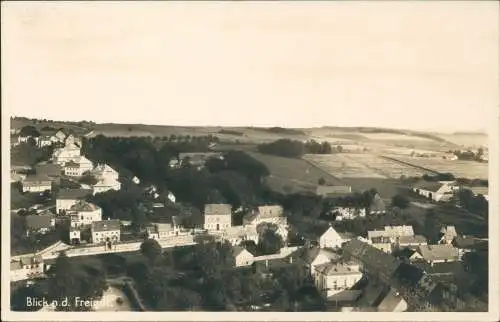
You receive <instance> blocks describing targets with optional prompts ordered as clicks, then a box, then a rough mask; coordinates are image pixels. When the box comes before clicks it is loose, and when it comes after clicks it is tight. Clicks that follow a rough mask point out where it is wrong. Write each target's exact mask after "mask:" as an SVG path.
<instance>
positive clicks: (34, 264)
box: [9, 255, 43, 282]
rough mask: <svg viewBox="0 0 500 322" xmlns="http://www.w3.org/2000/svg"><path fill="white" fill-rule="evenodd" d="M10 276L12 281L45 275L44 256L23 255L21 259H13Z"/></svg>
mask: <svg viewBox="0 0 500 322" xmlns="http://www.w3.org/2000/svg"><path fill="white" fill-rule="evenodd" d="M9 276H10V281H11V282H17V281H22V280H26V279H30V278H37V277H41V276H43V258H42V256H40V255H35V256H23V257H21V258H20V259H19V260H13V261H11V262H10V274H9Z"/></svg>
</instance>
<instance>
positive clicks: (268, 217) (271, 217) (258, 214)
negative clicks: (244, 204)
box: [243, 205, 287, 226]
mask: <svg viewBox="0 0 500 322" xmlns="http://www.w3.org/2000/svg"><path fill="white" fill-rule="evenodd" d="M260 223H269V224H276V225H278V226H280V225H281V226H287V219H286V217H285V216H284V213H283V207H282V206H280V205H268V206H259V207H257V209H256V210H255V211H254V212H251V213H248V214H246V215H245V216H244V217H243V225H253V226H257V225H259V224H260Z"/></svg>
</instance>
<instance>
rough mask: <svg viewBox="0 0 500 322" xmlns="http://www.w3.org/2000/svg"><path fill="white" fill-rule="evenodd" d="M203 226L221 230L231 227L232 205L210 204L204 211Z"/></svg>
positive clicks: (212, 229) (211, 229)
mask: <svg viewBox="0 0 500 322" xmlns="http://www.w3.org/2000/svg"><path fill="white" fill-rule="evenodd" d="M203 216H204V225H203V228H204V229H206V230H209V231H220V230H225V229H227V228H229V227H231V223H232V219H231V205H228V204H208V205H205V209H204V212H203Z"/></svg>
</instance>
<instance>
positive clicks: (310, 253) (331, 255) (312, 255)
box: [299, 247, 341, 277]
mask: <svg viewBox="0 0 500 322" xmlns="http://www.w3.org/2000/svg"><path fill="white" fill-rule="evenodd" d="M340 258H341V256H340V255H338V254H336V253H335V252H333V251H330V250H328V249H325V248H320V247H310V248H304V249H303V251H302V254H301V255H300V258H299V259H300V260H301V261H302V262H303V263H304V264H305V266H306V267H307V268H308V270H309V274H311V276H313V277H314V275H315V274H316V270H315V269H316V266H318V265H321V264H325V263H329V262H332V261H336V260H339V259H340Z"/></svg>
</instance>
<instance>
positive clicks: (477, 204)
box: [458, 189, 489, 219]
mask: <svg viewBox="0 0 500 322" xmlns="http://www.w3.org/2000/svg"><path fill="white" fill-rule="evenodd" d="M458 201H459V203H460V205H461V206H462V207H464V208H465V209H467V210H468V211H470V212H472V213H475V214H478V215H481V216H483V217H484V218H486V219H487V218H488V209H489V207H488V201H487V200H486V198H485V197H484V196H483V195H474V193H473V192H472V191H471V190H469V189H460V190H459V191H458Z"/></svg>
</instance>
